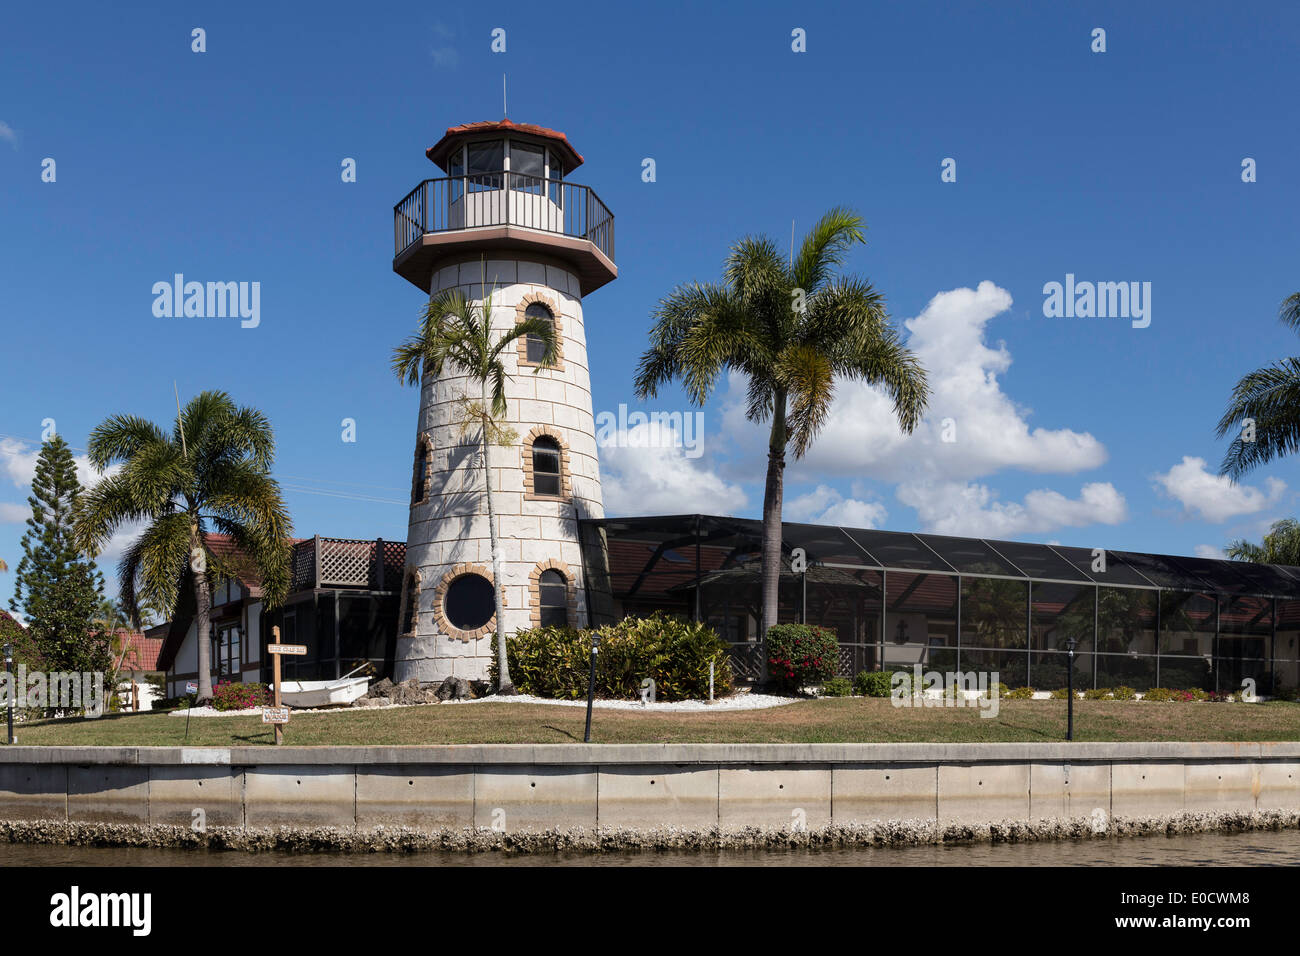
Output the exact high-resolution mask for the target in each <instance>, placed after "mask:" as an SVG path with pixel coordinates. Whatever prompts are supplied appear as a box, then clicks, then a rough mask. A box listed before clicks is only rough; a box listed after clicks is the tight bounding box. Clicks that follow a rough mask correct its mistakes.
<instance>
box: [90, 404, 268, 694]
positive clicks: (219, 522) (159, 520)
mask: <svg viewBox="0 0 1300 956" xmlns="http://www.w3.org/2000/svg"><path fill="white" fill-rule="evenodd" d="M89 450H90V461H91V463H92V464H94V465H95V466H96V467H97V468H98V469H99V470H100V471H103V470H105V469H106V468H108V467H109V466H110V465H113V464H117V463H120V464H122V466H123V467H122V468H121V470H120V471H118V472H117V473H116V474H113V475H111V476H109V477H106V478H103V479H102V480H100V482H99V483H98V484H96V485H95V487H94V488H92V489H90V491H88V492H86V493H85V494H83V495H82V499H81V505H80V507H79V508H78V511H77V516H76V519H75V523H74V527H75V529H76V533H77V537H78V539H79V541H80V542H81V544H82V546H83V547H85V548H86V549H87V551H88V552H89V553H92V554H95V553H98V552H99V550H100V548H101V547H102V546H103V545H104V543H105V542H106V541H107V540H108V539H109V537H110V536H111V535H112V534H113V532H114V531H115V530H117V529H118V528H119V527H121V526H122V525H124V524H128V523H131V522H136V521H144V522H145V523H146V527H145V529H144V530H143V531H142V532H141V534H140V537H139V538H138V539H136V541H135V542H134V543H133V544H131V546H130V547H128V548H127V550H126V553H125V554H124V555H123V557H122V561H121V563H120V565H119V566H118V577H119V579H120V581H121V602H122V610H123V611H124V612H125V613H126V615H127V616H128V617H129V619H130V620H131V622H132V623H133V624H136V625H138V624H139V623H140V608H141V606H142V605H144V604H148V605H151V606H153V607H155V608H159V609H162V610H163V611H164V613H166V614H167V615H168V616H170V615H171V614H172V612H173V611H174V610H175V608H176V603H177V599H178V597H179V594H180V589H181V588H182V587H183V586H184V583H185V577H186V574H187V573H188V574H189V575H190V576H191V578H192V586H193V588H194V598H195V606H196V617H197V620H198V629H197V636H198V655H199V660H198V666H199V691H198V697H197V701H198V702H199V703H205V702H207V701H209V700H211V699H212V668H211V660H210V659H211V649H210V647H209V644H208V622H209V619H210V617H211V611H212V587H211V586H212V583H213V582H214V580H220V579H223V578H231V577H234V576H235V574H236V572H237V570H239V569H238V568H236V567H235V565H234V564H233V563H232V562H231V559H229V558H226V557H223V556H221V555H217V554H214V553H213V552H212V551H211V550H210V549H209V547H208V542H207V535H208V529H209V528H211V529H213V530H215V531H216V532H219V533H221V534H225V535H229V536H230V538H231V540H232V541H233V543H234V545H235V547H236V549H237V551H238V552H239V554H240V555H241V556H242V558H244V559H246V560H248V561H249V562H251V564H252V566H253V567H254V568H255V569H256V571H257V573H258V575H259V576H260V578H261V583H262V590H263V601H264V604H265V606H266V607H267V608H268V609H271V608H274V607H276V606H278V605H279V604H280V602H282V601H283V600H284V598H285V596H286V594H287V592H288V590H289V534H290V532H291V527H290V523H289V513H288V509H287V508H286V507H285V504H284V500H283V498H282V497H281V495H280V486H279V485H278V484H277V483H276V481H275V479H273V478H272V477H271V476H270V468H271V463H272V461H273V459H274V457H275V439H274V437H273V434H272V431H271V425H270V423H269V422H268V421H267V420H266V417H265V416H264V415H263V414H262V413H261V412H259V411H257V410H256V409H253V408H246V407H236V406H235V403H234V402H233V401H232V400H231V399H230V396H229V395H227V394H226V393H225V392H216V391H214V392H202V393H200V394H199V395H197V396H195V397H194V398H193V399H191V400H190V402H189V404H187V405H186V406H185V408H184V410H183V411H181V412H180V413H179V415H178V416H177V421H176V424H175V426H174V427H173V428H172V429H171V433H170V434H168V433H166V432H165V431H164V430H163V429H162V428H160V427H158V426H157V425H155V424H154V423H153V422H150V421H146V420H145V419H143V418H137V417H135V416H132V415H115V416H113V417H111V418H107V419H105V420H104V421H103V422H102V423H101V424H100V425H99V427H97V428H96V429H95V430H94V431H93V432H92V433H91V435H90V449H89Z"/></svg>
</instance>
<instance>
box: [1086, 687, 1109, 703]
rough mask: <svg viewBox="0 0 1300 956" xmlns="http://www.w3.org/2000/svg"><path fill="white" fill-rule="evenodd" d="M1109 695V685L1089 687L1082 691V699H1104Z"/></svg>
mask: <svg viewBox="0 0 1300 956" xmlns="http://www.w3.org/2000/svg"><path fill="white" fill-rule="evenodd" d="M1109 696H1110V688H1109V687H1089V688H1088V689H1087V690H1085V691H1084V692H1083V699H1084V700H1105V699H1106V698H1107V697H1109Z"/></svg>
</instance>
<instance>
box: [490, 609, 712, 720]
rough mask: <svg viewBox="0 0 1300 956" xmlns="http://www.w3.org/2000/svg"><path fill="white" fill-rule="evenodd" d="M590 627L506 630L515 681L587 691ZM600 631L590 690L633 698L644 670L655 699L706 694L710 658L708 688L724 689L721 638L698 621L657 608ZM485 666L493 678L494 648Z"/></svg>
mask: <svg viewBox="0 0 1300 956" xmlns="http://www.w3.org/2000/svg"><path fill="white" fill-rule="evenodd" d="M591 634H592V632H591V631H589V630H577V629H575V628H571V627H535V628H531V629H529V630H521V631H519V632H517V633H516V634H515V635H514V636H513V637H508V638H507V639H506V661H507V662H508V663H509V665H510V678H511V680H513V681H514V684H515V687H516V688H517V689H518V690H519V691H521V692H522V693H525V694H533V695H535V696H537V697H546V698H550V699H552V700H580V699H582V698H584V697H586V696H587V678H588V673H589V671H590V667H591ZM599 634H600V638H601V640H600V650H599V652H598V653H597V655H596V687H595V694H596V696H597V697H602V698H615V699H621V700H636V699H638V698H639V697H640V696H641V682H642V681H643V680H645V679H646V678H647V677H648V678H650V679H651V680H653V681H654V682H655V699H656V700H664V701H670V700H691V699H696V700H698V699H701V698H707V697H708V696H709V663H710V662H712V663H713V665H714V675H713V690H714V695H715V696H717V697H725V696H727V695H728V694H730V693H731V690H732V674H731V663H730V660H729V658H728V654H727V645H726V644H725V643H723V641H722V640H721V639H720V638H719V637H718V635H717V634H716V633H714V631H713V630H712V629H711V628H709V627H707V626H706V625H704V624H698V623H692V622H690V621H682V620H680V619H678V618H674V617H668V616H667V615H665V614H662V613H660V612H656V613H655V614H653V615H651V616H650V617H643V618H636V617H628V618H624V619H623V620H621V621H619V622H618V623H617V624H614V625H611V626H608V627H603V628H600V630H599ZM489 674H490V679H491V681H492V684H493V685H494V686H495V684H496V679H497V665H496V657H495V655H494V656H493V658H492V663H491V665H490V669H489Z"/></svg>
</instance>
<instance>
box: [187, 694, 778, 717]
mask: <svg viewBox="0 0 1300 956" xmlns="http://www.w3.org/2000/svg"><path fill="white" fill-rule="evenodd" d="M798 699H799V698H797V697H777V696H775V695H773V694H732V695H731V696H730V697H720V698H718V699H717V700H675V701H663V702H660V703H654V704H643V703H641V702H640V701H639V700H596V701H594V702H593V705H592V706H594V707H599V708H603V709H606V710H644V711H673V710H678V711H699V710H763V709H765V708H769V707H783V706H785V705H786V704H793V703H794V702H795V701H797V700H798ZM442 703H443V704H553V705H555V706H556V707H586V706H587V701H586V699H585V698H583V699H582V700H550V699H549V698H546V697H533V696H530V695H528V694H516V695H515V696H513V697H496V696H491V697H479V698H476V699H473V700H445V701H443V702H442ZM436 706H438V705H437V704H389V705H388V706H386V707H311V708H307V709H304V710H299V709H298V708H294V709H293V713H295V714H340V713H348V714H355V713H363V714H364V713H367V712H369V711H375V710H392V709H393V708H396V707H436ZM171 715H172V716H173V717H260V716H261V715H262V708H260V707H245V708H243V709H242V710H217V709H216V708H214V707H191V708H189V709H188V710H173V711H171Z"/></svg>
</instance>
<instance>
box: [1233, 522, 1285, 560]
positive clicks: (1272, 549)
mask: <svg viewBox="0 0 1300 956" xmlns="http://www.w3.org/2000/svg"><path fill="white" fill-rule="evenodd" d="M1225 551H1226V552H1227V555H1228V557H1229V558H1231V559H1232V560H1233V561H1254V562H1255V563H1257V564H1289V565H1292V566H1297V565H1300V522H1298V521H1296V520H1295V519H1294V518H1283V519H1282V520H1281V521H1274V522H1273V526H1272V527H1271V528H1269V529H1268V534H1266V535H1264V541H1263V543H1262V544H1255V543H1254V542H1253V541H1247V540H1245V539H1244V538H1238V539H1237V540H1236V541H1232V542H1230V543H1229V544H1228V547H1227V548H1226V549H1225Z"/></svg>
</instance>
